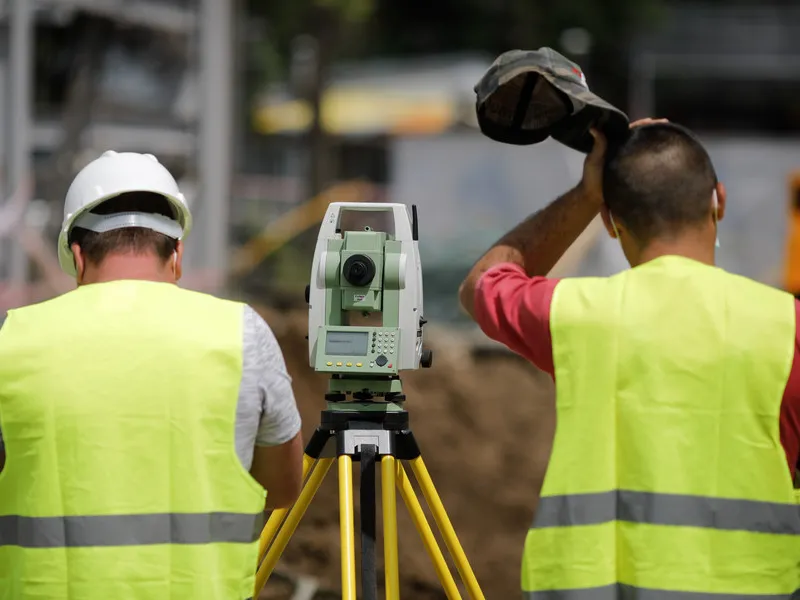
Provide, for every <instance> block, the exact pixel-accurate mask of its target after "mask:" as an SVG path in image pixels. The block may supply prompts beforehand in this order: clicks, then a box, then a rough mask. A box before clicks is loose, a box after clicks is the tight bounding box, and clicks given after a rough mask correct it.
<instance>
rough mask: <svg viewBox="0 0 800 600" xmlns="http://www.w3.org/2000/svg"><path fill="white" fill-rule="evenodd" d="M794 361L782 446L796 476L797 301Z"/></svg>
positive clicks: (799, 419)
mask: <svg viewBox="0 0 800 600" xmlns="http://www.w3.org/2000/svg"><path fill="white" fill-rule="evenodd" d="M794 309H795V328H794V329H795V333H794V336H795V337H794V360H793V361H792V370H791V372H790V373H789V380H788V381H787V382H786V389H785V391H784V393H783V404H782V405H781V444H782V445H783V449H784V451H785V452H786V460H787V461H788V462H789V469H790V470H791V472H792V474H794V470H795V467H796V466H798V459H800V331H799V329H800V328H798V324H800V302H798V301H797V300H795V302H794Z"/></svg>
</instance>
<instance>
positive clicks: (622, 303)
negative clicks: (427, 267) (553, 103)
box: [460, 51, 800, 600]
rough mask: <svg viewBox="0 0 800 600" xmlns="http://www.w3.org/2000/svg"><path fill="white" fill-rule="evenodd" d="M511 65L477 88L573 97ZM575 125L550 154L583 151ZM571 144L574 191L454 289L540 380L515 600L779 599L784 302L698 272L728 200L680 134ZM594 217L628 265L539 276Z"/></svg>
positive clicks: (792, 586)
mask: <svg viewBox="0 0 800 600" xmlns="http://www.w3.org/2000/svg"><path fill="white" fill-rule="evenodd" d="M516 59H517V60H516V61H508V62H506V63H503V61H498V62H499V64H500V65H501V66H500V68H496V69H495V70H494V71H492V70H490V72H489V74H488V75H487V79H486V80H483V81H482V83H481V84H479V86H478V87H479V88H481V85H483V86H484V88H482V89H486V90H489V91H490V92H491V90H492V89H493V86H494V88H495V89H496V88H497V87H498V86H502V85H504V83H502V82H503V81H504V82H506V83H507V82H509V81H512V80H513V79H514V78H515V77H518V76H522V77H523V78H526V77H529V76H530V74H531V73H534V74H535V76H537V77H540V79H539V81H540V82H541V81H542V80H547V82H548V83H549V84H551V85H553V86H555V87H560V92H561V93H562V94H563V95H564V96H565V97H567V98H571V97H572V96H571V94H570V86H571V85H573V84H575V82H574V81H572V82H570V85H563V80H564V78H567V79H570V78H572V76H570V75H569V73H570V72H571V71H573V69H572V68H571V67H570V65H571V63H569V61H567V60H566V59H564V58H563V57H561V58H559V55H557V54H555V53H553V52H552V51H548V52H542V51H539V52H532V53H527V54H526V53H523V56H519V55H516ZM503 64H505V65H506V66H509V65H510V66H509V69H510V71H506V70H504V69H503V68H502V65H503ZM526 65H527V66H526ZM515 69H516V74H515V73H514V72H513V71H514V70H515ZM492 78H493V79H494V82H492V81H490V79H492ZM518 89H521V88H518ZM507 91H510V90H507ZM587 93H588V89H587V90H586V91H585V93H582V99H581V100H582V101H584V102H587V103H588V104H592V102H591V99H590V98H589V97H587V95H586V94H587ZM512 96H513V94H512ZM479 97H480V94H479ZM515 99H516V98H515ZM540 99H541V98H540ZM530 100H531V97H530V96H528V98H527V99H526V100H525V101H526V102H528V101H530ZM534 101H535V99H534ZM595 105H597V104H596V103H595ZM525 110H527V109H525V108H524V107H523V109H522V110H521V112H523V113H524V112H525ZM497 112H498V114H502V111H497ZM565 113H566V114H567V115H569V114H570V113H571V109H566V110H565ZM487 114H488V113H487V112H486V111H484V115H487ZM569 118H570V117H569V116H568V117H564V119H569ZM578 120H581V119H578ZM515 122H516V126H517V127H520V126H522V125H521V124H522V123H524V118H522V119H515ZM597 122H599V123H602V122H603V120H602V119H599V120H598V121H597ZM586 123H587V122H586V120H585V119H583V122H582V123H581V124H580V126H579V127H578V129H573V130H572V131H569V134H570V135H569V136H568V137H567V138H566V139H569V140H572V141H573V142H575V141H578V140H582V139H585V138H584V137H583V135H584V133H583V128H584V127H585V126H586ZM591 123H592V120H590V121H589V125H591ZM501 125H502V124H501ZM511 125H512V122H511V121H510V120H509V121H508V122H507V123H506V126H509V127H510V126H511ZM552 127H553V129H552V131H555V130H557V129H558V128H561V129H560V131H561V132H562V133H563V132H564V131H565V130H569V126H568V125H566V124H565V121H561V122H560V123H558V124H556V125H552ZM495 133H496V135H497V138H499V139H500V141H506V140H504V139H502V138H503V135H504V133H503V131H502V129H501V130H500V131H499V133H498V132H497V130H496V132H495ZM587 133H588V134H589V135H590V136H591V137H593V138H594V142H593V143H591V138H590V143H589V144H588V147H589V148H591V151H590V152H589V154H588V156H587V158H586V161H585V165H584V171H583V178H582V180H581V182H580V183H579V184H578V185H576V186H575V187H574V188H573V189H572V190H570V191H568V192H566V193H565V194H564V195H563V196H562V197H560V198H558V199H556V200H555V201H553V202H552V203H551V204H550V205H549V206H547V207H546V208H544V209H543V210H541V211H539V212H538V213H536V214H534V215H533V216H531V217H530V218H528V219H527V220H525V221H524V222H523V223H521V224H520V225H518V226H517V227H516V228H515V229H513V230H512V231H511V232H509V233H508V234H507V235H505V236H504V237H503V238H502V239H501V240H499V241H498V242H497V243H496V244H495V245H494V246H493V247H492V248H490V249H489V250H488V252H486V254H484V256H483V257H482V258H481V259H480V260H479V261H478V262H477V264H476V265H475V266H474V267H473V269H472V270H471V272H470V273H469V275H468V276H467V278H466V280H465V281H464V283H463V284H462V286H461V290H460V300H461V303H462V305H463V307H464V308H465V309H466V310H467V312H469V314H470V315H472V317H473V318H474V319H475V320H476V321H477V322H478V324H479V325H480V327H481V328H482V330H483V331H484V332H485V333H486V335H488V336H489V337H491V338H493V339H495V340H497V341H499V342H502V343H503V344H505V345H506V346H508V347H509V348H510V349H512V350H514V351H515V352H517V353H519V354H520V355H522V356H524V357H526V358H527V359H528V360H530V362H532V363H533V364H535V365H536V366H537V367H539V368H540V369H541V370H543V371H545V372H547V373H549V374H550V375H551V376H552V377H553V378H554V380H555V386H556V430H555V436H554V441H553V446H552V452H551V454H550V459H549V464H548V468H547V472H546V475H545V478H544V483H543V486H542V490H541V497H540V501H539V504H538V507H537V509H536V515H535V519H534V522H533V524H532V526H531V528H530V530H529V532H528V535H527V538H526V543H525V551H524V556H523V564H522V579H521V583H522V590H523V592H524V597H525V598H526V599H528V600H622V599H633V598H637V599H641V600H695V599H696V600H701V599H703V600H705V599H711V598H714V599H718V600H734V599H737V600H743V599H745V598H753V599H755V598H759V599H766V598H774V599H776V600H777V599H784V600H788V599H789V598H794V597H796V596H795V595H794V594H796V593H798V590H800V567H799V565H800V507H798V496H797V493H796V491H795V490H794V486H793V481H792V480H793V475H794V472H795V467H796V465H797V464H798V455H799V454H800V360H799V359H800V352H798V348H800V336H798V327H797V323H798V314H800V313H799V310H798V303H797V301H796V300H795V299H794V298H793V297H792V296H791V295H790V294H788V293H785V292H783V291H781V290H777V289H774V288H771V287H768V286H766V285H762V284H760V283H756V282H754V281H751V280H748V279H745V278H744V277H740V276H737V275H733V274H730V273H727V272H725V271H723V270H722V269H720V268H718V267H716V266H715V244H718V240H719V238H718V232H717V228H718V222H719V221H720V220H721V219H722V218H723V217H724V214H725V201H726V196H725V188H724V187H723V185H722V184H721V183H720V182H718V181H717V177H716V174H715V171H714V167H713V165H712V163H711V159H710V158H709V156H708V154H707V152H706V151H705V149H704V148H703V146H702V145H701V144H700V142H699V141H698V140H697V138H696V137H695V136H694V135H693V134H692V133H691V132H689V131H688V130H686V129H685V128H683V127H680V126H678V125H675V124H672V123H669V122H666V121H664V120H655V121H654V120H649V119H648V120H645V121H641V122H637V123H634V124H633V126H632V127H631V128H629V129H628V130H627V131H626V133H625V135H617V136H616V137H615V139H614V140H613V143H609V141H611V140H607V138H606V136H605V135H603V134H602V133H601V132H600V131H598V130H597V129H593V128H592V129H588V131H587ZM545 137H546V135H545ZM541 139H544V138H541ZM584 147H586V145H584ZM598 214H601V215H602V219H603V222H604V223H605V226H606V229H607V230H608V233H609V235H610V236H611V237H612V238H614V239H617V240H619V243H620V245H621V247H622V251H623V253H624V254H625V256H626V258H627V259H628V261H629V263H630V264H631V267H632V268H631V269H630V270H628V271H624V272H622V273H619V274H617V275H614V276H612V277H607V278H600V277H596V278H592V277H588V278H569V279H563V280H560V281H559V280H554V279H549V278H547V274H548V272H549V271H550V270H551V269H552V268H553V266H555V264H556V262H557V261H558V260H559V258H560V257H561V255H562V254H563V253H564V252H565V251H566V250H567V249H568V248H569V246H570V245H571V244H572V243H573V242H574V241H575V239H576V238H577V237H578V235H579V234H580V233H581V232H582V231H583V229H585V227H586V226H587V225H588V224H589V223H590V222H591V221H592V220H593V219H594V218H595V217H596V216H597V215H598Z"/></svg>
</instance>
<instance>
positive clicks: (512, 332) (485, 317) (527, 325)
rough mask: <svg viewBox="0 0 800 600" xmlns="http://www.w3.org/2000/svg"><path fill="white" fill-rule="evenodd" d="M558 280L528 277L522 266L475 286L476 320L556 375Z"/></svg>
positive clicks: (500, 270)
mask: <svg viewBox="0 0 800 600" xmlns="http://www.w3.org/2000/svg"><path fill="white" fill-rule="evenodd" d="M558 281H559V280H558V279H548V278H547V277H528V276H527V275H526V274H525V271H524V270H523V269H522V267H520V266H519V265H515V264H513V263H503V264H501V265H497V266H494V267H492V268H491V269H489V270H488V271H486V272H485V273H484V274H483V275H482V276H481V278H480V279H479V280H478V284H477V285H476V286H475V320H476V321H477V323H478V325H479V326H480V328H481V330H482V331H483V332H484V333H485V334H486V336H487V337H489V338H491V339H493V340H495V341H497V342H500V343H501V344H504V345H505V346H507V347H508V348H509V349H510V350H512V351H514V352H516V353H517V354H519V355H520V356H522V357H524V358H526V359H527V360H529V361H530V362H532V363H533V364H534V365H536V366H537V367H538V368H539V369H541V370H542V371H544V372H545V373H548V374H549V375H550V376H551V377H553V376H554V368H553V349H552V345H551V340H552V338H551V335H550V304H551V302H552V299H553V290H554V289H555V287H556V284H557V283H558Z"/></svg>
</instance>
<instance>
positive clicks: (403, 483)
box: [397, 463, 461, 600]
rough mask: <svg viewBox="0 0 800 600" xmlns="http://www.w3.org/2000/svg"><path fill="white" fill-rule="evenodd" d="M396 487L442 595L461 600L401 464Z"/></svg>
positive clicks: (449, 599)
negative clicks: (434, 570) (414, 526)
mask: <svg viewBox="0 0 800 600" xmlns="http://www.w3.org/2000/svg"><path fill="white" fill-rule="evenodd" d="M397 487H398V489H399V490H400V495H401V496H402V497H403V501H404V502H405V503H406V506H407V507H408V512H409V513H411V518H412V519H413V521H414V525H416V527H417V531H419V535H420V537H422V542H423V544H424V545H425V549H426V550H427V551H428V555H429V556H430V557H431V560H432V561H433V567H434V568H435V569H436V575H437V576H438V577H439V582H440V583H441V584H442V587H443V588H444V593H445V594H447V598H448V600H461V594H460V593H459V591H458V587H456V582H455V580H454V579H453V574H452V573H450V569H449V568H448V567H447V562H446V561H445V559H444V555H443V554H442V551H441V550H440V549H439V544H438V543H437V542H436V538H435V537H434V535H433V531H432V530H431V526H430V525H428V520H427V519H426V518H425V513H424V512H423V511H422V505H421V504H420V503H419V500H417V494H416V493H415V492H414V488H413V487H412V486H411V482H410V481H409V480H408V476H407V475H406V471H405V469H404V468H403V465H402V464H401V463H397Z"/></svg>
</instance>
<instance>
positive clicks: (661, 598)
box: [524, 584, 800, 600]
mask: <svg viewBox="0 0 800 600" xmlns="http://www.w3.org/2000/svg"><path fill="white" fill-rule="evenodd" d="M798 593H800V590H798V591H796V592H795V594H798ZM791 597H792V598H794V595H793V596H791ZM524 598H525V600H789V598H790V597H789V596H787V595H786V594H705V593H703V592H675V591H669V590H648V589H645V588H640V587H636V586H633V585H623V584H613V585H605V586H603V587H596V588H586V589H582V590H551V591H544V592H526V593H525V594H524Z"/></svg>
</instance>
